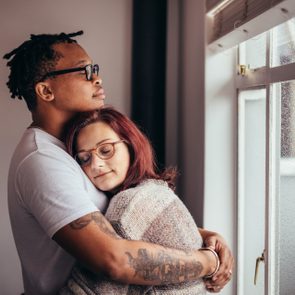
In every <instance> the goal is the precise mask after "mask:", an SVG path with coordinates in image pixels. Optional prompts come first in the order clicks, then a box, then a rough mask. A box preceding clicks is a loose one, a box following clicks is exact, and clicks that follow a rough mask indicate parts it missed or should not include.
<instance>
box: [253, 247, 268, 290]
mask: <svg viewBox="0 0 295 295" xmlns="http://www.w3.org/2000/svg"><path fill="white" fill-rule="evenodd" d="M264 252H265V250H263V252H262V254H261V256H259V257H257V258H256V265H255V274H254V285H256V283H257V277H258V269H259V265H260V262H264Z"/></svg>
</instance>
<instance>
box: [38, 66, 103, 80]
mask: <svg viewBox="0 0 295 295" xmlns="http://www.w3.org/2000/svg"><path fill="white" fill-rule="evenodd" d="M83 70H84V71H85V76H86V80H87V81H91V80H92V74H96V75H97V76H98V73H99V65H98V64H94V65H92V64H88V65H86V66H84V67H79V68H70V69H63V70H58V71H52V72H48V73H46V74H45V75H44V76H43V78H42V80H45V79H46V78H49V77H53V76H58V75H64V74H68V73H73V72H80V71H83Z"/></svg>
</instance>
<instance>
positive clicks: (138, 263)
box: [126, 249, 203, 284]
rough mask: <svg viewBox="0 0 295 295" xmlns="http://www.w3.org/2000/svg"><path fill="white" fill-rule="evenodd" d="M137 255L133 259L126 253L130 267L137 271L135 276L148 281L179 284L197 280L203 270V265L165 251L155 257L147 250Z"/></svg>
mask: <svg viewBox="0 0 295 295" xmlns="http://www.w3.org/2000/svg"><path fill="white" fill-rule="evenodd" d="M137 253H138V255H137V257H133V256H132V255H131V254H130V253H129V252H126V255H127V256H128V259H129V265H130V266H131V267H132V268H133V269H134V270H135V275H134V276H140V277H142V278H143V279H144V280H146V281H155V280H156V281H160V282H161V284H169V283H170V284H177V283H181V282H184V281H192V280H196V279H197V278H198V277H200V274H201V272H202V270H203V265H202V264H201V263H200V262H199V261H196V260H195V261H191V262H186V261H182V260H180V259H177V258H174V257H173V256H171V255H169V254H167V253H166V252H164V251H160V252H158V253H157V254H156V255H155V254H151V253H149V252H148V251H147V250H146V249H139V250H138V252H137Z"/></svg>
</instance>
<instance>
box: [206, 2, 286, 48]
mask: <svg viewBox="0 0 295 295" xmlns="http://www.w3.org/2000/svg"><path fill="white" fill-rule="evenodd" d="M212 1H213V0H212ZM212 1H211V3H210V4H211V5H212V3H213V2H212ZM282 1H283V0H235V1H233V2H231V3H230V4H228V5H227V6H225V7H224V8H223V9H222V10H219V11H218V12H217V13H216V14H215V15H214V17H213V34H212V39H211V40H210V42H213V41H215V40H217V39H219V38H220V37H222V36H224V35H226V34H228V33H229V32H231V31H233V30H234V29H236V28H238V27H239V26H241V25H242V24H244V23H246V22H248V21H250V20H251V19H253V18H255V17H257V16H258V15H260V14H262V13H263V12H265V11H267V10H268V9H270V8H272V7H273V6H275V5H277V4H278V3H280V2H282ZM207 2H209V0H207ZM215 2H216V1H215ZM218 2H220V1H218ZM208 5H209V3H208Z"/></svg>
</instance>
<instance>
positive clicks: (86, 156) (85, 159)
mask: <svg viewBox="0 0 295 295" xmlns="http://www.w3.org/2000/svg"><path fill="white" fill-rule="evenodd" d="M76 159H77V161H78V163H79V164H80V165H82V166H83V165H85V164H88V163H89V162H90V160H91V153H89V152H81V153H79V154H78V155H77V156H76Z"/></svg>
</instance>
